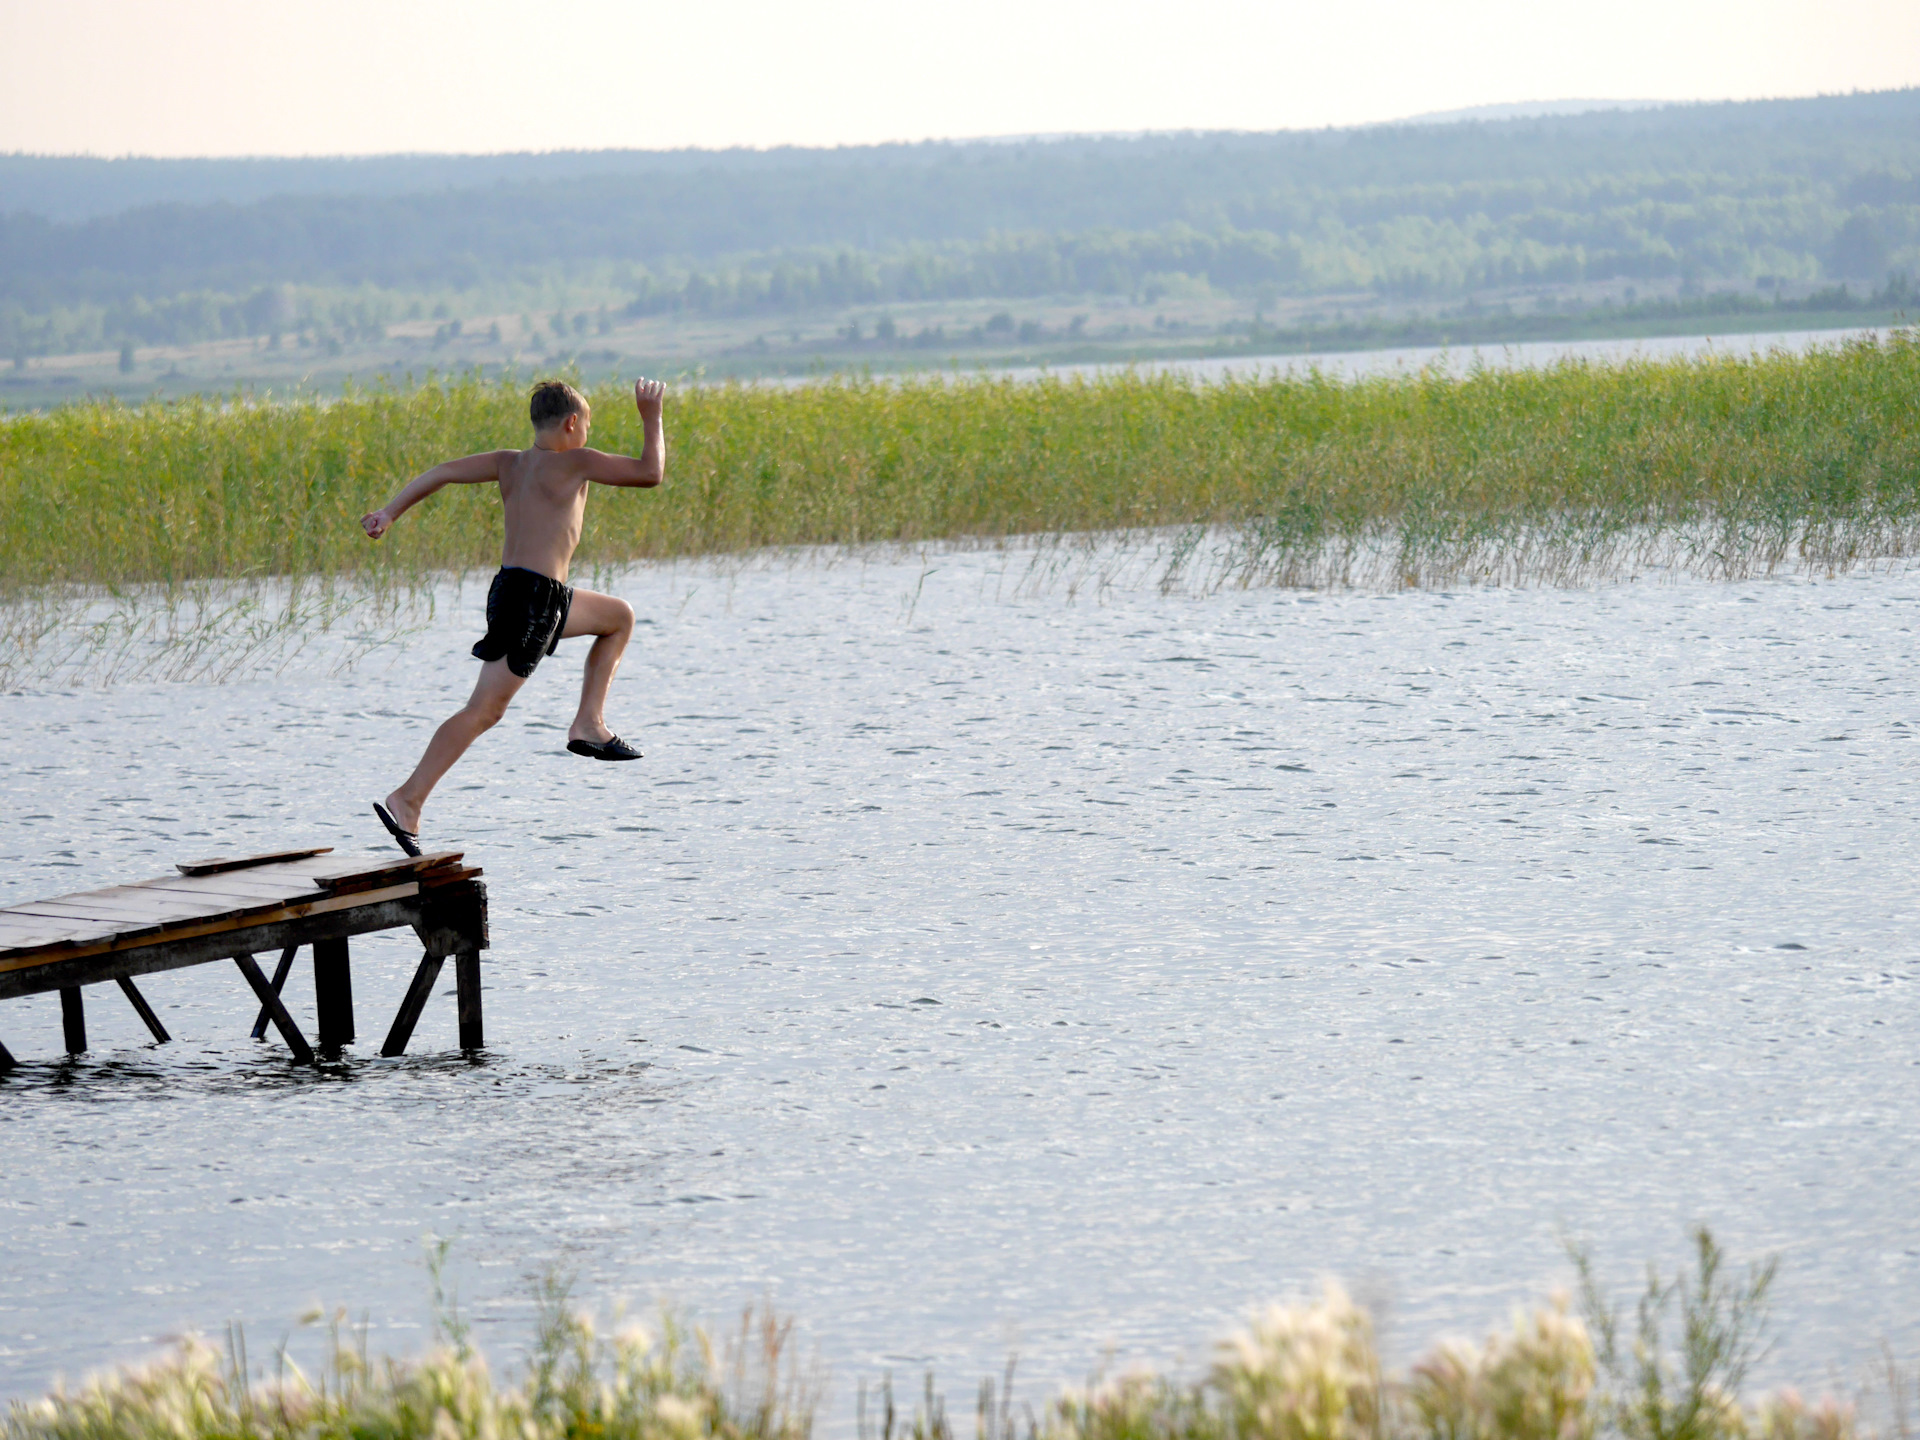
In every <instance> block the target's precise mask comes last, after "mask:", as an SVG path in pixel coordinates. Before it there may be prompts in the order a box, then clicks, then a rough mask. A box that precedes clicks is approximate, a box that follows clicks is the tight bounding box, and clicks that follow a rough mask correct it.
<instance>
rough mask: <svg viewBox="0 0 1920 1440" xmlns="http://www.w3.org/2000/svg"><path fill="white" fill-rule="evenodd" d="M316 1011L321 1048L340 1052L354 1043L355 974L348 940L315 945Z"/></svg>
mask: <svg viewBox="0 0 1920 1440" xmlns="http://www.w3.org/2000/svg"><path fill="white" fill-rule="evenodd" d="M313 998H314V1009H315V1010H316V1011H317V1012H318V1013H319V1017H320V1048H321V1049H322V1050H337V1049H339V1048H340V1047H341V1046H342V1045H351V1044H352V1043H353V971H352V968H351V967H350V966H349V964H348V957H347V937H346V936H344V935H341V936H337V937H335V938H332V939H327V940H316V941H314V944H313Z"/></svg>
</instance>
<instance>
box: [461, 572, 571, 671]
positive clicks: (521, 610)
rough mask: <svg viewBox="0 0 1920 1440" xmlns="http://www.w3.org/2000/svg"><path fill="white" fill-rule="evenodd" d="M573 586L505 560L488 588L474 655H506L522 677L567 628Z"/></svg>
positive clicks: (549, 651)
mask: <svg viewBox="0 0 1920 1440" xmlns="http://www.w3.org/2000/svg"><path fill="white" fill-rule="evenodd" d="M572 608H573V590H572V588H571V587H570V586H566V585H562V584H561V583H560V582H559V581H558V580H549V579H548V578H547V577H546V576H545V575H542V574H540V573H539V572H537V571H534V570H522V569H521V568H520V567H519V566H518V565H509V566H507V567H506V568H505V569H503V570H502V571H501V572H500V573H499V574H498V575H496V576H494V577H493V584H492V585H491V586H489V587H488V589H487V633H486V634H485V635H484V636H482V637H481V640H480V643H479V644H477V645H475V646H474V647H473V653H474V658H476V659H479V660H498V659H499V658H500V657H501V656H503V655H504V656H505V657H506V659H507V668H508V669H509V670H511V671H513V673H514V674H516V675H518V676H519V677H520V678H521V679H522V680H524V679H526V678H527V677H528V676H529V675H531V674H533V667H534V666H536V665H538V664H539V663H540V662H541V660H543V659H544V658H546V657H547V656H549V655H551V654H553V652H554V649H555V647H557V646H558V645H559V644H560V632H561V631H562V630H565V629H566V628H567V612H568V611H569V610H571V609H572Z"/></svg>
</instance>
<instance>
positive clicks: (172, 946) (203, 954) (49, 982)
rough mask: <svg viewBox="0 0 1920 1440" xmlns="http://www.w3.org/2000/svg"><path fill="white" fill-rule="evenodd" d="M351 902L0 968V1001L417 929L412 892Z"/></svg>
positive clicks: (419, 909) (422, 905)
mask: <svg viewBox="0 0 1920 1440" xmlns="http://www.w3.org/2000/svg"><path fill="white" fill-rule="evenodd" d="M402 888H404V889H405V890H412V889H413V888H414V887H412V886H406V887H398V886H396V887H395V889H396V890H399V889H402ZM353 898H354V899H355V900H358V901H364V900H372V901H373V902H374V903H371V904H355V905H350V906H348V907H346V908H344V909H340V910H337V911H327V912H323V913H321V914H317V915H306V916H302V917H299V918H297V919H293V920H276V921H272V922H270V923H268V924H264V925H250V926H246V927H244V928H242V929H239V930H223V931H219V932H216V933H214V934H209V935H200V936H195V937H191V938H188V939H184V940H182V939H177V938H176V939H170V940H167V941H165V942H164V943H160V944H152V945H138V944H136V945H130V946H126V947H123V948H121V949H118V950H109V951H101V952H98V953H89V954H83V955H80V956H79V957H77V958H73V959H68V958H64V957H63V956H61V955H55V956H54V957H52V958H48V957H45V956H42V957H40V958H38V959H36V960H35V962H34V963H33V964H32V965H29V966H26V967H23V968H21V969H18V970H4V969H0V1000H6V999H10V998H12V997H13V996H16V995H39V994H44V993H48V992H51V991H54V990H57V989H59V988H60V986H62V985H93V984H98V983H100V982H101V981H106V980H112V979H115V978H116V977H118V976H121V975H127V976H132V977H135V978H138V977H139V976H142V975H151V974H154V973H155V972H157V971H162V970H178V969H180V968H182V967H183V966H188V965H203V964H206V963H207V962H208V961H212V960H231V959H232V958H233V957H234V955H235V954H236V953H237V952H238V951H240V950H246V951H249V952H250V953H254V954H258V953H260V952H262V951H266V950H278V949H280V948H281V947H282V946H284V945H311V944H312V943H313V942H314V941H316V940H325V939H327V938H329V937H330V936H338V935H365V934H367V933H369V932H371V931H375V930H392V929H395V928H398V927H400V926H409V925H410V926H414V927H416V928H417V927H418V926H419V924H420V921H421V917H422V916H423V914H424V913H425V909H426V902H424V901H423V900H422V899H421V898H420V896H419V895H418V894H417V893H416V894H411V895H407V894H402V895H400V896H399V897H398V898H394V899H384V900H383V899H380V898H379V896H378V894H377V893H376V894H375V895H374V896H358V895H356V896H354V897H353ZM459 948H460V946H459V945H458V944H455V945H452V946H450V947H448V949H447V951H446V952H445V953H448V954H451V953H452V952H453V951H455V950H458V949H459Z"/></svg>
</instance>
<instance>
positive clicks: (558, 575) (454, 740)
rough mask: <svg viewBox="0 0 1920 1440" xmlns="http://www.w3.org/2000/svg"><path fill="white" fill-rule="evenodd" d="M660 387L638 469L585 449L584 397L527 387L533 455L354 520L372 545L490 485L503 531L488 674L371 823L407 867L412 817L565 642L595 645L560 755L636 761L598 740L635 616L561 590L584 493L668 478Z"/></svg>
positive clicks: (415, 493)
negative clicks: (434, 505) (398, 525)
mask: <svg viewBox="0 0 1920 1440" xmlns="http://www.w3.org/2000/svg"><path fill="white" fill-rule="evenodd" d="M666 390H667V387H666V386H665V385H663V384H662V383H661V382H660V381H658V380H645V379H642V380H636V381H635V382H634V386H633V403H634V405H635V406H636V407H638V409H639V411H640V423H641V427H642V429H643V431H644V432H645V434H644V437H643V440H642V443H641V448H640V458H639V459H637V460H636V459H634V458H633V457H631V456H628V455H608V454H606V453H605V452H603V451H600V450H590V449H588V448H587V431H588V430H589V429H590V428H591V427H592V425H593V411H592V409H591V407H589V406H588V404H587V400H586V397H585V396H584V395H582V394H581V393H580V392H579V391H578V390H576V389H574V388H573V387H572V386H571V385H568V384H565V383H563V382H562V381H559V380H543V381H542V382H541V383H540V384H538V385H536V386H534V387H533V396H532V402H531V404H530V405H529V406H528V411H529V414H530V416H531V418H532V420H533V447H532V448H531V449H528V450H495V451H492V452H490V453H488V454H485V455H469V456H467V457H466V458H465V459H461V460H449V461H447V462H446V463H445V464H442V465H436V466H434V467H433V468H432V469H431V470H429V471H427V472H426V473H425V474H424V475H418V476H416V477H415V478H413V479H412V480H409V481H408V482H407V483H406V484H405V485H403V486H401V487H400V491H399V493H398V494H396V495H395V496H394V497H393V499H391V500H389V501H388V502H387V503H386V506H385V508H383V509H380V510H375V511H374V512H372V513H371V514H369V515H363V516H362V517H361V518H360V524H361V526H362V528H364V529H365V530H366V532H367V536H368V538H369V539H372V540H378V539H379V538H380V537H381V536H382V535H384V534H386V533H387V531H388V530H389V529H391V528H392V526H393V522H394V521H395V520H398V519H399V518H400V517H401V516H402V515H404V514H405V513H406V512H407V511H408V510H410V509H412V508H413V507H414V506H415V505H417V504H419V503H420V502H421V501H422V500H424V499H426V498H427V496H429V495H431V494H433V492H434V491H436V490H438V489H440V487H441V486H443V485H449V484H452V485H474V484H478V483H480V482H482V481H486V480H492V481H497V482H498V483H499V486H500V508H501V511H502V513H503V515H504V517H505V522H506V544H505V546H504V547H503V549H502V553H501V556H500V573H499V574H497V575H495V576H494V577H493V586H492V588H491V589H489V590H488V591H487V633H486V635H485V636H484V637H483V638H482V639H481V641H480V643H479V644H477V645H475V646H474V647H473V653H474V655H475V656H476V657H477V658H478V659H480V660H482V661H484V662H485V663H484V664H482V665H481V667H480V680H479V683H478V684H476V685H475V686H474V687H473V695H472V697H471V698H470V699H469V700H468V701H467V703H466V707H465V708H464V709H463V710H461V711H460V712H459V713H458V714H457V715H455V716H454V717H453V718H452V719H451V720H448V721H447V722H446V723H445V724H444V725H442V726H441V727H440V728H439V729H438V730H436V731H435V732H434V734H433V739H432V740H430V741H429V742H428V743H427V753H426V754H425V755H423V756H421V757H420V763H419V764H418V765H417V766H415V767H414V771H413V774H412V775H410V776H408V777H407V781H406V783H405V784H403V785H402V786H401V787H400V788H399V789H398V790H395V791H394V792H393V793H392V794H391V795H389V796H387V798H386V802H385V803H384V804H382V803H380V802H379V801H376V802H374V807H373V813H374V814H375V815H377V816H379V817H380V823H381V824H382V825H384V826H386V827H387V831H388V833H389V834H391V835H392V836H393V838H394V839H395V840H396V841H398V842H399V845H400V848H401V849H402V850H404V851H406V852H407V854H409V855H418V854H419V853H420V809H421V807H422V806H424V805H425V804H426V803H427V796H429V795H430V794H432V793H433V787H434V786H435V785H437V784H438V783H439V782H440V777H441V776H443V775H445V774H446V773H447V771H448V770H450V769H451V768H453V762H454V761H456V760H458V759H459V758H460V757H461V756H462V755H464V754H465V753H466V751H467V747H468V746H469V745H471V744H473V742H474V741H475V740H477V739H479V738H480V737H481V736H482V735H483V734H485V733H486V732H487V731H488V730H491V729H492V728H493V727H494V725H496V724H497V723H498V722H499V720H500V717H501V716H502V715H504V714H505V713H506V709H507V704H508V702H509V701H511V700H512V699H513V697H514V695H515V694H516V693H517V692H518V691H519V689H520V687H521V686H522V685H524V684H525V683H526V682H527V677H528V676H530V675H532V674H533V669H534V666H536V665H538V664H539V663H540V661H541V660H542V658H544V657H545V656H548V655H551V654H552V653H553V652H554V648H555V647H556V646H557V645H559V643H560V642H561V641H562V640H571V639H572V638H573V637H574V636H576V635H591V636H593V637H594V641H593V648H592V649H591V650H589V651H588V652H587V673H586V676H585V678H584V679H583V680H582V681H581V683H580V710H579V713H578V714H576V715H575V716H574V717H573V726H572V728H571V729H570V730H568V732H567V749H569V750H571V751H572V752H573V753H574V754H576V755H586V756H589V757H591V758H592V759H595V760H638V759H639V758H640V752H639V751H638V750H635V749H634V748H633V747H632V746H631V745H629V744H627V742H626V741H624V740H622V739H621V738H620V737H619V736H618V735H616V734H614V733H613V731H612V730H610V729H608V728H607V721H606V716H605V715H604V714H603V713H602V712H603V710H604V708H605V706H606V703H607V687H608V686H609V685H611V684H612V683H613V672H614V671H615V670H616V669H618V668H619V665H620V656H621V653H622V652H623V651H625V650H626V648H627V640H628V639H629V638H630V637H631V636H632V634H633V607H632V606H631V605H629V604H627V602H626V601H624V600H616V599H615V598H614V597H613V596H611V595H596V594H594V592H593V591H591V590H578V591H576V590H573V589H570V588H569V587H568V586H567V583H566V579H567V565H568V563H569V562H570V561H571V560H572V559H573V551H574V547H575V546H577V545H578V544H579V543H580V522H581V519H582V517H583V516H584V515H585V514H586V509H587V485H588V483H589V482H591V481H598V482H599V483H600V484H602V485H628V486H640V487H643V488H651V487H652V486H655V485H658V484H660V482H661V481H662V480H664V479H665V478H666V469H667V437H666V432H665V429H664V428H663V426H662V425H661V421H660V409H661V403H662V400H663V398H664V396H665V395H666Z"/></svg>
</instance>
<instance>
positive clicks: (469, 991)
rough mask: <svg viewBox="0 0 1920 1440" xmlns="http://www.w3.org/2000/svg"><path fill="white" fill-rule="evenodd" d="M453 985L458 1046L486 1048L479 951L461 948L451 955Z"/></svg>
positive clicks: (463, 1048) (465, 1048) (464, 1048)
mask: <svg viewBox="0 0 1920 1440" xmlns="http://www.w3.org/2000/svg"><path fill="white" fill-rule="evenodd" d="M453 975H454V986H455V989H456V990H457V992H458V996H459V1002H460V1048H461V1049H462V1050H484V1049H486V1048H487V1027H486V1024H485V1022H484V1020H483V1018H482V1016H481V1007H480V952H479V951H477V950H462V951H461V952H460V953H459V954H458V955H456V956H454V957H453Z"/></svg>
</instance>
